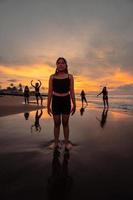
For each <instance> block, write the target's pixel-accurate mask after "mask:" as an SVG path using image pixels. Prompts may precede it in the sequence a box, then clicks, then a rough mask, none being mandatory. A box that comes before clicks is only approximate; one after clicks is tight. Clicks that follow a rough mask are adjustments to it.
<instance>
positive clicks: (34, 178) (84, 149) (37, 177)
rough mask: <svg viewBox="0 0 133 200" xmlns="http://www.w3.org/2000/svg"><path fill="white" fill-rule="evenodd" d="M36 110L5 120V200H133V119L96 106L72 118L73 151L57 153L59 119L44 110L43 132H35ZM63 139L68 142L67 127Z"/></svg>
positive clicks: (0, 168) (0, 161) (0, 176)
mask: <svg viewBox="0 0 133 200" xmlns="http://www.w3.org/2000/svg"><path fill="white" fill-rule="evenodd" d="M35 115H36V111H33V112H29V119H28V120H25V118H24V113H20V114H16V115H10V116H4V117H1V118H0V124H1V133H0V190H1V191H0V193H1V196H3V198H2V199H6V200H8V199H13V200H15V199H19V200H21V199H39V200H42V199H46V200H47V199H70V200H71V199H72V200H73V199H92V200H93V199H94V200H95V199H98V200H99V199H106V200H115V199H116V200H118V199H122V198H124V199H132V196H133V191H132V179H133V172H132V168H133V145H132V141H133V134H132V132H133V116H132V115H129V114H128V113H121V112H119V111H117V112H113V111H111V110H109V111H108V112H105V111H103V110H102V109H99V108H93V107H91V106H90V105H88V107H87V108H86V109H85V111H84V113H83V115H81V114H80V103H78V105H77V112H76V114H75V115H74V116H73V117H71V119H70V140H71V142H72V143H73V147H72V149H71V150H70V151H69V152H65V151H64V146H62V148H61V149H60V150H59V151H58V152H53V150H51V149H49V145H50V144H51V140H52V139H53V121H52V118H50V117H49V116H48V115H47V112H46V109H43V115H42V117H41V119H40V121H39V122H40V125H41V131H40V132H37V131H36V130H35V129H34V130H33V132H32V133H31V128H30V127H31V125H32V124H34V120H35ZM60 138H61V140H62V139H63V134H62V129H61V137H60Z"/></svg>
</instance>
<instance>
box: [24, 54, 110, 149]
mask: <svg viewBox="0 0 133 200" xmlns="http://www.w3.org/2000/svg"><path fill="white" fill-rule="evenodd" d="M41 85H42V83H41V81H40V80H38V82H37V83H35V85H34V84H33V80H32V81H31V86H32V87H34V89H35V97H36V101H37V104H39V98H40V100H41V105H42V103H43V98H42V95H41V94H40V87H41ZM29 93H30V91H29V87H28V86H25V89H24V98H25V103H29ZM101 94H103V103H104V108H105V107H106V106H107V108H108V107H109V104H108V91H107V88H106V87H104V88H103V90H102V91H101V92H100V93H99V94H98V95H97V97H98V96H99V95H101ZM80 95H81V101H82V107H83V103H84V102H85V103H86V105H88V102H87V99H86V95H85V92H84V90H82V91H81V94H80ZM75 111H76V100H75V92H74V78H73V75H72V74H69V72H68V64H67V61H66V59H65V58H63V57H59V58H58V59H57V61H56V69H55V73H54V74H52V75H51V76H50V78H49V87H48V100H47V112H48V114H49V115H50V116H53V121H54V148H55V149H56V148H58V147H59V135H60V126H61V124H62V125H63V132H64V141H65V142H64V143H65V149H69V148H70V147H71V145H70V142H69V117H70V114H71V115H73V114H74V113H75Z"/></svg>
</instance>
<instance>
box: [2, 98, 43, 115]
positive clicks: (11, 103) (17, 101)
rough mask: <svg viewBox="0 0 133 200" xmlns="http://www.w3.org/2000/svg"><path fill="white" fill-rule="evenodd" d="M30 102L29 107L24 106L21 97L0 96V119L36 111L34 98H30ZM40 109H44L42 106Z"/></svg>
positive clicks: (36, 106)
mask: <svg viewBox="0 0 133 200" xmlns="http://www.w3.org/2000/svg"><path fill="white" fill-rule="evenodd" d="M30 102H31V103H30V104H29V105H27V104H26V105H25V103H24V97H23V96H10V95H8V96H1V97H0V117H2V116H6V115H12V114H17V113H21V112H26V111H32V110H36V109H38V105H36V103H35V97H31V98H30ZM45 106H46V105H45ZM40 107H41V108H44V106H40Z"/></svg>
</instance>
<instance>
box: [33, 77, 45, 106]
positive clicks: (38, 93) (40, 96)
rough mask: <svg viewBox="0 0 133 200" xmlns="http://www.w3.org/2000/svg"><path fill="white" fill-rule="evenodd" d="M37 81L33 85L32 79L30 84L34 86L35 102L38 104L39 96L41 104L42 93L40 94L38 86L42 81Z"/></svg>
mask: <svg viewBox="0 0 133 200" xmlns="http://www.w3.org/2000/svg"><path fill="white" fill-rule="evenodd" d="M38 82H39V83H38ZM38 82H37V83H35V85H33V80H32V81H31V86H32V87H34V88H35V97H36V101H37V104H38V105H39V98H40V99H41V105H42V102H43V98H42V95H41V94H40V87H41V85H42V83H41V81H40V80H38Z"/></svg>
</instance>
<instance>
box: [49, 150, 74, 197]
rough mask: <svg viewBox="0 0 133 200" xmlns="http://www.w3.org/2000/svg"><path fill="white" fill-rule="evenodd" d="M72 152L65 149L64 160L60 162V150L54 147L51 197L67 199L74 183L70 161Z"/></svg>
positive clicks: (50, 182) (50, 185)
mask: <svg viewBox="0 0 133 200" xmlns="http://www.w3.org/2000/svg"><path fill="white" fill-rule="evenodd" d="M69 158H70V154H69V150H68V149H65V152H64V156H63V162H62V163H61V162H60V152H59V150H58V148H55V149H54V152H53V161H52V175H51V177H50V178H49V179H48V186H47V190H48V196H49V199H58V200H60V199H67V196H68V195H69V191H70V189H71V185H72V178H71V177H70V176H69V170H68V162H69Z"/></svg>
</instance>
